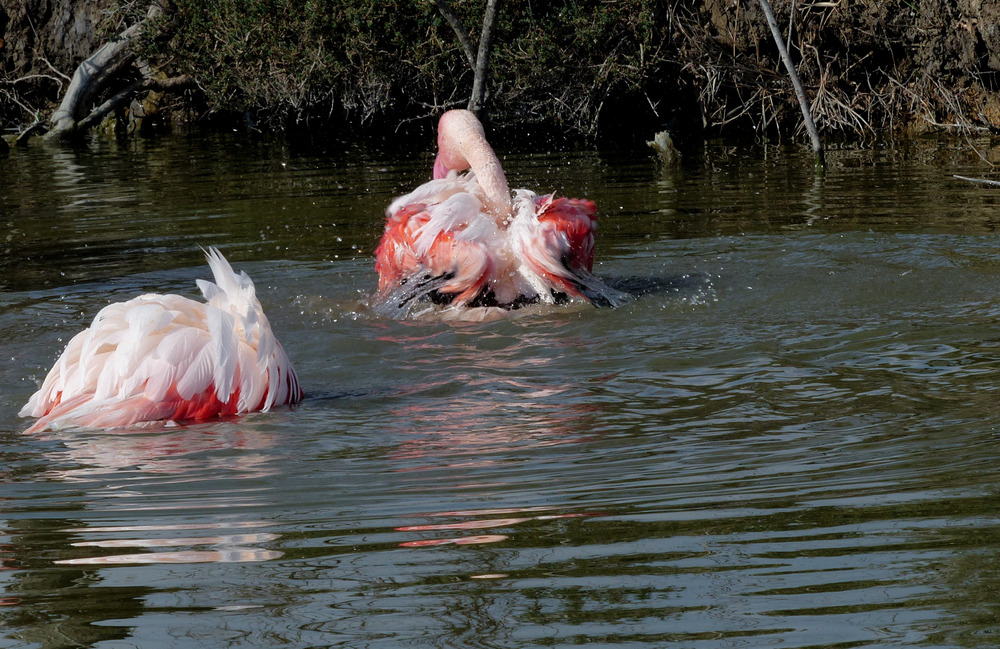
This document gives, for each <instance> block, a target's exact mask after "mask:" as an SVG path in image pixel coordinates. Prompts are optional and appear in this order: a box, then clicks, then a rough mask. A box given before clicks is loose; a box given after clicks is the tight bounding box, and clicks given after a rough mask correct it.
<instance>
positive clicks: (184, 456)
mask: <svg viewBox="0 0 1000 649" xmlns="http://www.w3.org/2000/svg"><path fill="white" fill-rule="evenodd" d="M46 434H47V435H48V436H49V437H50V438H52V439H57V440H59V441H60V442H62V444H63V445H64V448H65V452H66V454H67V455H68V457H69V458H70V459H72V460H73V461H74V462H76V463H78V464H81V465H84V466H82V467H77V468H71V469H54V470H53V471H52V474H53V477H55V478H56V479H60V480H65V481H75V480H81V479H90V478H91V477H92V476H93V475H96V474H101V473H105V472H107V471H113V470H120V469H132V470H138V471H142V472H144V473H149V474H157V475H164V474H165V475H176V476H183V475H184V474H187V473H192V472H197V474H199V475H201V474H203V473H204V472H205V471H206V470H207V471H213V470H225V471H232V472H235V475H233V476H232V477H237V478H240V477H263V476H267V475H272V474H273V473H274V469H272V468H270V466H268V465H269V464H270V462H271V460H272V459H273V457H272V456H271V455H270V454H268V453H262V452H259V451H266V450H269V449H272V448H274V447H275V446H276V441H275V439H274V436H273V435H272V434H270V433H262V432H259V431H255V430H249V429H246V428H238V429H237V428H229V427H228V425H227V424H222V425H215V426H213V427H209V426H208V425H205V424H196V425H191V426H180V427H171V426H163V427H162V428H160V429H158V430H155V431H150V430H147V429H143V430H138V431H129V432H127V433H122V432H121V431H110V432H100V431H88V432H86V433H79V432H76V433H46ZM229 449H233V450H239V451H240V452H239V453H233V454H230V455H225V454H208V455H209V457H208V458H207V459H206V458H205V457H203V456H202V457H198V455H199V454H206V453H207V452H209V451H220V450H229ZM254 451H258V452H254ZM60 464H65V462H60Z"/></svg>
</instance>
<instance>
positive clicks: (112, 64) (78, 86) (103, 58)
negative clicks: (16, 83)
mask: <svg viewBox="0 0 1000 649" xmlns="http://www.w3.org/2000/svg"><path fill="white" fill-rule="evenodd" d="M162 13H163V10H162V8H161V6H160V4H159V2H153V4H151V5H150V7H149V10H148V11H147V12H146V17H145V18H143V19H142V20H140V21H139V22H138V23H136V24H134V25H132V26H131V27H129V28H128V29H126V30H125V31H123V32H122V33H121V34H119V35H118V38H117V39H115V40H114V41H111V42H109V43H105V44H104V45H103V46H101V47H100V48H99V49H98V50H97V51H96V52H94V53H93V54H92V55H90V57H89V58H87V59H86V60H85V61H83V63H81V64H80V65H79V66H78V67H77V68H76V71H75V72H74V73H73V78H72V79H71V80H70V83H69V86H68V87H67V88H66V94H65V95H64V96H63V99H62V102H61V103H60V104H59V108H57V109H56V110H55V112H53V113H52V116H51V117H50V118H49V124H50V129H49V132H48V133H46V134H45V139H47V140H51V139H56V138H62V139H65V138H69V137H72V136H73V135H75V134H78V133H81V132H83V131H85V130H87V129H88V128H90V127H92V126H94V125H95V124H97V123H100V121H101V119H102V118H103V117H104V116H105V115H107V114H108V113H109V112H111V111H112V110H114V109H115V108H117V107H118V106H119V105H121V102H122V101H123V98H122V95H123V93H126V92H127V93H128V94H127V96H128V97H131V93H132V92H135V91H137V90H141V89H143V88H144V85H145V84H147V83H149V84H155V83H158V82H157V81H156V80H152V79H148V78H147V79H143V80H141V81H138V82H134V83H132V84H130V85H129V87H128V88H126V90H125V91H122V92H119V93H118V94H117V95H115V97H112V98H111V99H109V100H108V101H105V102H104V103H102V104H101V105H100V106H98V107H97V108H94V109H91V104H92V103H93V101H94V100H95V98H97V97H99V96H100V93H101V91H102V90H104V89H105V88H106V87H107V85H108V83H109V82H110V81H111V80H112V79H114V78H116V77H117V76H119V75H120V74H121V73H122V72H123V71H124V70H125V69H126V68H128V67H129V66H131V65H132V63H133V62H134V61H135V55H134V54H133V53H132V51H131V49H130V48H129V45H130V42H131V40H132V39H133V38H134V37H135V36H136V34H138V33H139V30H140V29H142V27H143V25H145V24H146V23H147V22H148V21H150V20H153V19H155V18H157V17H159V16H160V15H161V14H162ZM183 79H184V80H185V83H184V84H183V85H185V86H186V85H187V84H188V83H189V82H190V80H189V79H187V78H186V77H184V78H183ZM149 89H155V88H154V85H150V88H149ZM109 102H112V103H111V104H110V105H109Z"/></svg>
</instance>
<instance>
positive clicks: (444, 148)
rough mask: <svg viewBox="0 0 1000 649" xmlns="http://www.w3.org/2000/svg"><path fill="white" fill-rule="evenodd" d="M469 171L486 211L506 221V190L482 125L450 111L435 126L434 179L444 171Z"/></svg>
mask: <svg viewBox="0 0 1000 649" xmlns="http://www.w3.org/2000/svg"><path fill="white" fill-rule="evenodd" d="M470 168H471V169H472V171H473V172H474V173H475V174H476V180H477V181H478V182H479V186H480V188H481V189H482V190H483V194H484V196H485V199H486V208H487V209H488V210H489V211H490V212H492V213H493V215H494V216H495V217H496V218H497V221H498V223H499V222H501V221H504V220H506V219H507V218H508V217H509V216H510V214H511V212H512V203H511V197H510V187H508V185H507V176H506V175H504V172H503V167H502V166H501V165H500V160H499V159H498V158H497V156H496V153H494V152H493V148H492V147H491V146H490V144H489V142H487V141H486V134H485V132H484V131H483V126H482V124H480V123H479V120H478V119H477V118H476V116H475V115H474V114H472V113H471V112H469V111H467V110H451V111H448V112H447V113H445V114H444V115H442V116H441V121H440V123H439V125H438V155H437V159H435V161H434V177H435V178H441V177H444V176H445V175H447V173H448V170H450V169H455V170H457V171H464V170H465V169H470Z"/></svg>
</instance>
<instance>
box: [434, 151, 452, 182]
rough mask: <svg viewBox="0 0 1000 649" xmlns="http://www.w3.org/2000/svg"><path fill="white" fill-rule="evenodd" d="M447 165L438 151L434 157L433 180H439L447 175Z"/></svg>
mask: <svg viewBox="0 0 1000 649" xmlns="http://www.w3.org/2000/svg"><path fill="white" fill-rule="evenodd" d="M448 171H449V170H448V165H446V164H445V163H444V160H442V159H441V154H440V153H439V154H438V155H437V157H436V158H434V180H439V179H441V178H444V177H446V176H447V175H448Z"/></svg>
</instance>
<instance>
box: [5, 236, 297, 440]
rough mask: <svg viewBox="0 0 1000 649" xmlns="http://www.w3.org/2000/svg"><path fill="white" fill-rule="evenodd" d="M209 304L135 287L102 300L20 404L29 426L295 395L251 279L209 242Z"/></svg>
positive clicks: (116, 423) (242, 408) (238, 408)
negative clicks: (121, 298) (132, 292)
mask: <svg viewBox="0 0 1000 649" xmlns="http://www.w3.org/2000/svg"><path fill="white" fill-rule="evenodd" d="M206 257H207V259H208V264H209V267H210V268H211V269H212V274H213V275H214V279H215V282H214V283H212V282H209V281H206V280H198V288H200V289H201V292H202V294H203V295H204V297H205V299H206V302H207V303H203V302H197V301H195V300H191V299H189V298H186V297H181V296H179V295H157V294H148V295H142V296H140V297H137V298H135V299H132V300H129V301H128V302H119V303H115V304H110V305H108V306H106V307H104V308H103V309H102V310H101V311H100V312H99V313H98V314H97V317H95V318H94V321H93V323H92V324H91V325H90V327H89V328H88V329H85V330H84V331H82V332H80V333H79V334H77V335H76V336H74V337H73V339H72V340H70V342H69V344H68V345H67V346H66V349H65V351H63V353H62V356H60V357H59V359H58V360H57V361H56V363H55V365H54V366H53V368H52V369H51V370H50V371H49V374H48V376H46V377H45V380H44V381H43V382H42V386H41V388H40V389H39V390H38V391H37V392H36V393H35V394H34V395H32V396H31V398H30V399H29V400H28V403H27V404H26V405H25V406H24V408H22V409H21V412H20V415H21V416H22V417H39V420H38V421H37V422H35V424H34V425H33V426H32V427H31V428H30V429H29V432H34V431H39V430H44V429H46V428H50V429H63V428H74V427H77V428H114V427H121V426H129V425H132V424H135V423H138V422H144V421H156V420H186V419H205V418H208V417H214V416H218V415H235V414H240V413H245V412H251V411H255V410H268V409H270V408H271V407H272V406H275V405H281V404H291V403H296V402H298V401H300V400H301V399H302V389H301V388H300V387H299V381H298V377H297V376H296V375H295V370H294V368H293V367H292V364H291V362H290V361H289V360H288V356H287V355H286V354H285V351H284V349H282V347H281V344H280V343H279V342H278V341H277V339H276V338H275V337H274V334H273V333H272V332H271V326H270V324H269V323H268V320H267V316H265V315H264V312H263V310H262V309H261V306H260V302H259V301H258V300H257V297H256V292H255V290H254V285H253V282H252V281H251V280H250V278H249V277H248V276H247V275H246V273H243V272H241V273H239V274H238V275H237V274H236V273H235V272H234V271H233V269H232V267H231V266H230V265H229V262H227V261H226V259H225V257H223V256H222V254H221V253H220V252H219V251H218V250H217V249H215V248H210V249H209V250H208V251H207V252H206Z"/></svg>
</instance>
